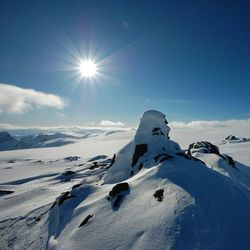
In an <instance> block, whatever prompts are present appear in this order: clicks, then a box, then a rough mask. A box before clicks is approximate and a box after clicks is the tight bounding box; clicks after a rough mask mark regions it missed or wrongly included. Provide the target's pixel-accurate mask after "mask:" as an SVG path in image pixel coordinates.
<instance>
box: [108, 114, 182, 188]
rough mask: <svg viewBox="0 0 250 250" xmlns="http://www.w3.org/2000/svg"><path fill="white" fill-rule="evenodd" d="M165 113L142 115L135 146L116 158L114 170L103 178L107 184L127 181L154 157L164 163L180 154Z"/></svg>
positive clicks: (131, 144) (129, 145) (126, 147)
mask: <svg viewBox="0 0 250 250" xmlns="http://www.w3.org/2000/svg"><path fill="white" fill-rule="evenodd" d="M167 124H168V122H167V120H166V117H165V115H164V114H163V113H161V112H159V111H156V110H148V111H146V112H144V113H143V115H142V117H141V120H140V124H139V127H138V129H137V132H136V134H135V137H134V139H133V141H132V142H130V143H129V144H127V145H126V146H125V147H124V148H123V149H121V150H120V151H119V152H118V154H117V155H116V156H114V158H113V162H112V166H111V168H110V170H109V171H108V172H107V174H106V175H105V176H104V182H105V183H116V182H121V181H123V180H126V179H128V178H129V177H131V176H133V175H135V174H136V173H138V172H139V171H140V170H141V169H142V168H143V167H145V166H149V165H152V159H153V158H154V157H157V156H158V158H160V157H161V160H162V159H163V158H164V157H165V159H166V157H167V156H170V155H171V154H175V153H176V152H179V151H180V147H179V145H178V144H177V143H176V142H174V141H171V140H170V139H169V132H170V128H169V127H168V125H167Z"/></svg>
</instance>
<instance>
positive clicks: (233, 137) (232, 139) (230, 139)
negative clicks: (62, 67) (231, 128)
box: [225, 135, 239, 141]
mask: <svg viewBox="0 0 250 250" xmlns="http://www.w3.org/2000/svg"><path fill="white" fill-rule="evenodd" d="M238 139H239V138H237V137H235V136H234V135H229V136H227V137H226V138H225V140H226V141H234V140H238Z"/></svg>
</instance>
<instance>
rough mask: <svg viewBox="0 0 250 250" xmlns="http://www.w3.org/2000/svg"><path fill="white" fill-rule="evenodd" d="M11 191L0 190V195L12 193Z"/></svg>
mask: <svg viewBox="0 0 250 250" xmlns="http://www.w3.org/2000/svg"><path fill="white" fill-rule="evenodd" d="M12 193H14V191H12V190H0V196H2V195H8V194H12Z"/></svg>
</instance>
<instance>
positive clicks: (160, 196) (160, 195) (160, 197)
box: [154, 189, 164, 201]
mask: <svg viewBox="0 0 250 250" xmlns="http://www.w3.org/2000/svg"><path fill="white" fill-rule="evenodd" d="M163 193H164V189H159V190H156V191H155V193H154V197H155V199H157V201H162V200H163V198H164V196H163Z"/></svg>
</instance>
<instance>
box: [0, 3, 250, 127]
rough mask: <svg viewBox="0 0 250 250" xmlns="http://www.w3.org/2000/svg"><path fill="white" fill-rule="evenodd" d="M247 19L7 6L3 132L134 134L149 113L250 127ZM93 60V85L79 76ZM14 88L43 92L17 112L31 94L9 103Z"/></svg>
mask: <svg viewBox="0 0 250 250" xmlns="http://www.w3.org/2000/svg"><path fill="white" fill-rule="evenodd" d="M249 13H250V4H249V2H248V1H146V0H145V1H94V0H92V1H84V0H82V1H75V0H72V1H69V0H68V1H59V0H57V1H56V0H54V1H2V2H1V8H0V35H1V46H0V83H3V84H5V85H4V88H2V100H3V97H4V98H6V100H7V101H5V102H4V101H1V100H0V111H1V114H0V123H11V124H19V125H42V126H45V125H46V126H51V125H63V124H64V125H90V124H94V123H92V122H95V124H98V123H99V122H100V121H102V120H110V121H120V122H122V123H124V124H126V125H128V126H130V125H135V124H137V122H138V118H139V117H140V115H141V113H142V112H143V111H144V110H146V109H157V110H160V111H162V112H164V113H166V115H167V119H168V120H170V121H173V120H175V121H192V120H227V119H247V118H249V117H250V111H249V106H250V101H249V93H250V60H249V58H250V29H249V27H250V15H249ZM86 57H89V58H91V59H94V60H95V61H96V62H97V63H99V71H100V75H99V76H98V77H96V78H92V79H91V81H90V80H89V79H86V78H80V76H79V72H78V70H77V58H78V59H79V58H86ZM6 84H11V85H15V86H16V87H18V88H21V89H33V90H35V91H36V94H34V93H33V94H34V96H33V97H32V98H33V99H32V102H33V103H31V104H30V103H29V104H28V105H27V107H26V106H25V108H23V110H22V112H16V109H14V107H13V105H12V104H11V103H10V101H9V100H18V101H19V99H18V98H20V100H21V101H23V100H24V99H25V98H27V99H25V102H30V98H31V97H30V93H29V94H27V93H26V94H27V95H26V94H25V95H26V96H27V97H25V98H24V97H22V93H23V92H20V89H18V90H17V92H18V91H19V92H18V93H19V95H20V96H18V94H17V96H16V97H15V96H14V97H13V95H11V96H9V97H8V95H9V92H8V91H7V92H4V91H6V88H5V87H6ZM0 89H1V88H0ZM13 91H14V93H15V91H16V90H13ZM40 92H42V93H47V94H53V95H56V96H59V97H61V98H62V100H63V102H64V104H65V105H61V104H58V103H57V104H55V105H54V101H52V100H51V103H50V104H48V105H47V104H45V103H44V101H43V100H40V99H41V98H42V99H43V97H42V96H41V95H39V93H40ZM3 93H4V94H3ZM5 93H6V94H5ZM20 93H21V94H20ZM25 95H24V96H25ZM0 96H1V93H0ZM39 98H40V99H39ZM38 99H39V100H40V101H39V103H36V101H37V100H38ZM18 101H16V103H17V105H19V104H20V103H19V102H18ZM1 105H2V107H1ZM8 105H10V106H11V107H9V106H8ZM25 105H26V104H25ZM13 110H14V111H13Z"/></svg>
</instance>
